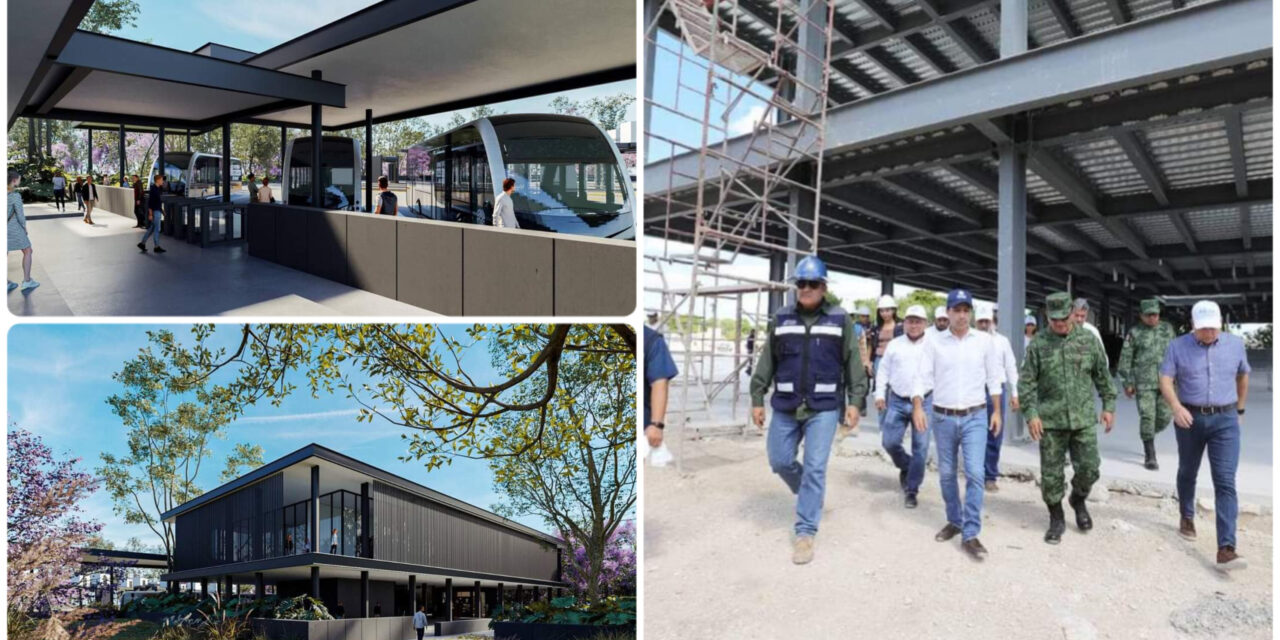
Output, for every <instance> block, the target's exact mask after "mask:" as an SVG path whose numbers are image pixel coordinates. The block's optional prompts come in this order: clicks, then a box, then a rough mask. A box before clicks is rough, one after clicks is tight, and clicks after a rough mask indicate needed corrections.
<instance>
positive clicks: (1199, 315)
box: [1160, 300, 1251, 571]
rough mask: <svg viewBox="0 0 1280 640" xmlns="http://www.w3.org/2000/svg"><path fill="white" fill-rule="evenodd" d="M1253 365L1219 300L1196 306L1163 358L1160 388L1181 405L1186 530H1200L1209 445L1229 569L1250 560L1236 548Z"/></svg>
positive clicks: (1221, 555) (1221, 549)
mask: <svg viewBox="0 0 1280 640" xmlns="http://www.w3.org/2000/svg"><path fill="white" fill-rule="evenodd" d="M1250 370H1251V369H1250V367H1249V360H1248V358H1247V357H1246V356H1245V351H1244V341H1243V340H1241V339H1240V338H1239V337H1237V336H1233V335H1231V334H1229V333H1226V332H1224V331H1222V311H1221V310H1220V309H1219V308H1218V303H1216V302H1213V301H1211V300H1201V301H1200V302H1197V303H1196V304H1195V306H1193V307H1191V333H1187V334H1183V335H1181V336H1178V337H1177V338H1174V339H1173V341H1172V342H1170V343H1169V349H1168V350H1167V351H1166V352H1165V356H1164V362H1162V363H1160V393H1161V394H1162V395H1163V396H1164V399H1165V401H1166V402H1168V403H1169V406H1170V407H1172V408H1173V424H1174V425H1175V426H1176V427H1177V429H1174V433H1175V434H1176V435H1177V436H1178V507H1179V511H1180V512H1181V515H1182V520H1181V522H1180V523H1179V526H1178V532H1179V533H1180V534H1181V535H1182V537H1184V538H1187V539H1188V540H1194V539H1195V537H1196V524H1195V516H1196V476H1197V475H1198V474H1199V473H1200V460H1201V458H1203V457H1204V455H1205V452H1206V450H1207V451H1208V454H1209V472H1210V477H1212V478H1213V497H1214V501H1213V510H1214V512H1215V513H1216V514H1217V526H1218V569H1220V570H1223V571H1229V570H1232V569H1243V568H1244V567H1245V561H1244V558H1241V557H1240V556H1239V555H1237V554H1236V516H1237V514H1238V512H1239V508H1240V505H1239V503H1238V502H1237V500H1238V498H1237V496H1236V469H1237V468H1238V467H1239V466H1240V416H1242V415H1244V409H1245V398H1246V396H1248V391H1249V371H1250Z"/></svg>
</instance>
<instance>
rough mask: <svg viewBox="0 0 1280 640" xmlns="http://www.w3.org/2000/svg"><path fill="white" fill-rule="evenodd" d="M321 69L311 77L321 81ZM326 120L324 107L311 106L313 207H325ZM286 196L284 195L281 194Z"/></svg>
mask: <svg viewBox="0 0 1280 640" xmlns="http://www.w3.org/2000/svg"><path fill="white" fill-rule="evenodd" d="M321 75H322V74H321V73H320V70H319V69H316V70H315V71H312V72H311V77H312V78H315V79H316V80H319V79H320V76H321ZM323 118H324V107H321V106H320V105H319V104H312V105H311V206H313V207H324V187H322V186H320V163H321V155H320V147H321V146H323V145H322V143H323V139H324V131H323V130H322V129H321V127H320V125H321V121H322V120H323ZM281 195H284V194H281Z"/></svg>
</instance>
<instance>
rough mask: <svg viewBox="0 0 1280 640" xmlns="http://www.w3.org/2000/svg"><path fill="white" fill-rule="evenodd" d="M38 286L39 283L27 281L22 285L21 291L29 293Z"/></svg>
mask: <svg viewBox="0 0 1280 640" xmlns="http://www.w3.org/2000/svg"><path fill="white" fill-rule="evenodd" d="M38 286H40V283H39V282H36V281H35V280H27V281H26V282H24V283H22V290H23V291H30V290H32V289H34V288H36V287H38Z"/></svg>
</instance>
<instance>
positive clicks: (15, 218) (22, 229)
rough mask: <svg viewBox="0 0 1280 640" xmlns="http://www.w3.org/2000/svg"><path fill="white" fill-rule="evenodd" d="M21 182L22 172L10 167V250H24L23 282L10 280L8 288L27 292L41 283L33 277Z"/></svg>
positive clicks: (7, 205) (29, 239) (29, 238)
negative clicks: (20, 191) (19, 184)
mask: <svg viewBox="0 0 1280 640" xmlns="http://www.w3.org/2000/svg"><path fill="white" fill-rule="evenodd" d="M19 182H22V174H21V173H19V172H18V170H17V169H10V170H9V194H8V196H7V197H8V200H7V204H6V207H5V208H6V209H8V216H9V223H8V233H9V251H21V252H22V284H21V285H19V284H18V283H16V282H14V281H12V280H10V281H9V289H8V290H9V291H13V290H14V289H17V288H18V287H19V286H21V287H22V292H23V293H26V292H28V291H31V290H32V289H35V288H36V287H38V286H40V283H39V282H36V281H35V280H32V279H31V254H32V251H31V237H30V236H29V235H27V214H26V211H25V210H24V209H23V207H22V194H21V193H18V183H19Z"/></svg>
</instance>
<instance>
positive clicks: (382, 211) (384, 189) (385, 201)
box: [373, 176, 400, 216]
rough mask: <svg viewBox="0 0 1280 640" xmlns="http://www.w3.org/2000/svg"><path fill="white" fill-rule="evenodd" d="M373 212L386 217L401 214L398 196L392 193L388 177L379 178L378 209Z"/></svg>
mask: <svg viewBox="0 0 1280 640" xmlns="http://www.w3.org/2000/svg"><path fill="white" fill-rule="evenodd" d="M373 212H374V213H376V214H378V215H384V216H395V215H398V214H399V212H400V205H399V203H398V202H397V200H396V194H394V193H392V192H391V187H390V185H389V184H388V182H387V177H386V176H378V208H377V209H374V211H373Z"/></svg>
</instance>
